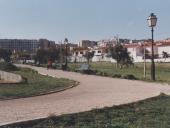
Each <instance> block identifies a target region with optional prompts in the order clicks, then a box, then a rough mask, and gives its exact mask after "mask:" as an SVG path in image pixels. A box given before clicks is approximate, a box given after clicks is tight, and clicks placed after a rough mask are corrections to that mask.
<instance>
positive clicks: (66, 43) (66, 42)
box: [64, 38, 68, 70]
mask: <svg viewBox="0 0 170 128" xmlns="http://www.w3.org/2000/svg"><path fill="white" fill-rule="evenodd" d="M64 43H65V45H66V51H65V56H66V57H65V70H67V56H68V52H67V49H68V48H67V47H68V39H67V38H65V40H64Z"/></svg>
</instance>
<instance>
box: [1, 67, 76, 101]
mask: <svg viewBox="0 0 170 128" xmlns="http://www.w3.org/2000/svg"><path fill="white" fill-rule="evenodd" d="M12 72H13V73H16V74H20V75H21V76H23V77H25V78H27V82H26V83H21V84H12V85H11V84H0V99H10V98H21V97H29V96H34V95H39V94H45V93H48V92H50V91H57V90H60V89H64V88H67V87H70V86H72V85H74V84H75V81H72V80H68V79H64V78H60V79H58V78H53V77H50V76H43V75H40V74H38V73H37V72H36V71H34V70H31V69H26V68H20V69H19V70H16V71H12Z"/></svg>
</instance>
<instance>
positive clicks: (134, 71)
mask: <svg viewBox="0 0 170 128" xmlns="http://www.w3.org/2000/svg"><path fill="white" fill-rule="evenodd" d="M80 65H81V63H69V67H70V70H71V71H74V70H75V69H77V68H79V67H80ZM90 65H91V67H92V69H94V70H97V71H99V73H100V74H102V75H103V74H104V76H109V77H115V78H126V77H127V76H129V75H133V76H135V78H136V79H138V80H144V81H151V80H150V78H151V73H150V72H151V69H150V67H151V65H150V63H147V65H146V78H144V77H143V76H144V75H143V74H144V73H143V63H135V65H134V67H128V68H123V69H119V68H116V64H113V63H109V62H97V63H91V64H90ZM100 74H99V75H100ZM169 76H170V63H156V82H162V83H168V84H170V78H169Z"/></svg>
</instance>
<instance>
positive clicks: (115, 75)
mask: <svg viewBox="0 0 170 128" xmlns="http://www.w3.org/2000/svg"><path fill="white" fill-rule="evenodd" d="M112 77H113V78H121V77H122V75H120V74H114V75H113V76H112Z"/></svg>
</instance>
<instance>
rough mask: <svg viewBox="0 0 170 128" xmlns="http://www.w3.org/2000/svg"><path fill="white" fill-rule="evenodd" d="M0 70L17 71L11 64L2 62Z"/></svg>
mask: <svg viewBox="0 0 170 128" xmlns="http://www.w3.org/2000/svg"><path fill="white" fill-rule="evenodd" d="M0 70H3V71H16V70H18V68H17V67H16V66H15V65H13V64H12V63H6V62H3V63H0Z"/></svg>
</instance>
